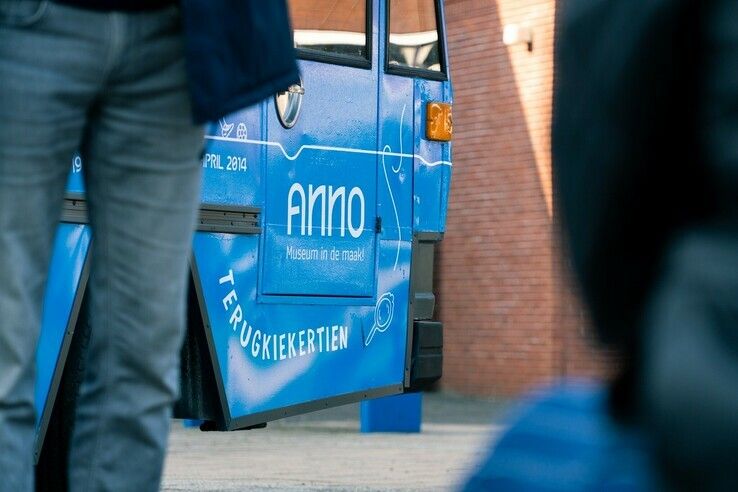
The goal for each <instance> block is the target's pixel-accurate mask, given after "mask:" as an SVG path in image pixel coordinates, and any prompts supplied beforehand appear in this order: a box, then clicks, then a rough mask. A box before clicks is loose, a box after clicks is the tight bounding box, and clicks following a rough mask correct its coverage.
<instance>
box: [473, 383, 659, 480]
mask: <svg viewBox="0 0 738 492" xmlns="http://www.w3.org/2000/svg"><path fill="white" fill-rule="evenodd" d="M514 419H515V420H514V421H513V422H512V425H511V426H510V428H509V429H508V430H507V431H506V432H505V433H504V434H503V435H502V437H501V438H500V440H499V441H498V442H497V443H496V444H495V445H494V448H493V450H492V452H491V453H490V454H489V456H487V458H486V459H485V460H484V462H483V463H482V464H481V466H480V467H479V468H478V469H477V470H476V471H475V473H474V474H473V475H472V476H471V477H470V478H469V480H468V482H467V483H466V484H465V486H464V489H463V490H464V492H477V491H488V490H489V491H498V490H499V491H505V492H516V491H520V492H522V491H530V492H534V491H535V492H543V491H546V492H585V491H587V492H589V491H612V492H615V491H618V492H626V491H627V492H646V491H649V492H650V491H657V490H662V489H663V485H662V484H661V483H660V482H659V479H658V477H657V476H656V475H655V474H654V473H653V470H654V465H653V463H652V458H651V455H652V452H651V448H650V444H649V441H648V440H647V439H645V438H644V436H643V435H641V434H640V433H639V431H638V430H636V429H634V428H629V427H624V426H622V425H620V424H618V423H616V422H615V421H614V420H613V419H612V417H611V416H610V415H609V413H608V409H607V391H606V388H604V387H603V386H598V385H596V384H594V383H586V382H568V383H563V384H559V385H555V386H553V387H551V388H549V389H547V390H545V391H541V392H539V393H537V394H534V395H532V396H530V397H529V398H527V399H526V401H525V402H524V403H523V404H522V405H521V406H520V408H518V409H517V411H516V412H515V415H514Z"/></svg>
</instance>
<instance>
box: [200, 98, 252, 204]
mask: <svg viewBox="0 0 738 492" xmlns="http://www.w3.org/2000/svg"><path fill="white" fill-rule="evenodd" d="M261 108H262V106H254V107H252V108H249V109H246V110H243V111H238V112H236V113H233V114H230V115H228V116H226V117H225V118H221V119H220V120H218V122H216V123H213V124H212V125H211V126H210V128H209V130H208V135H207V136H206V144H205V151H204V153H203V157H202V167H203V180H202V194H201V196H202V203H203V204H208V205H231V206H253V207H261V206H262V205H263V201H264V199H263V190H262V184H261V174H262V169H261V162H262V160H263V157H262V156H263V152H264V145H263V143H262V135H263V132H262V122H261V114H262V109H261Z"/></svg>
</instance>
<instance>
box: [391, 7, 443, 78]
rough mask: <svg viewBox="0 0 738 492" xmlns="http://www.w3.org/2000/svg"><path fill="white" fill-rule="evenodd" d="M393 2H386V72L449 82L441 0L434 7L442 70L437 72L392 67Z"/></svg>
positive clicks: (400, 66)
mask: <svg viewBox="0 0 738 492" xmlns="http://www.w3.org/2000/svg"><path fill="white" fill-rule="evenodd" d="M391 1H392V0H385V29H384V71H385V73H388V74H391V75H400V76H402V77H419V78H423V79H429V80H437V81H441V82H445V81H447V80H448V70H447V65H446V41H445V40H446V37H445V33H446V31H445V28H446V26H444V25H443V17H442V16H441V0H434V1H433V6H434V7H435V13H436V30H437V31H438V61H439V63H440V65H441V70H440V71H439V72H436V71H435V70H428V69H427V68H415V67H408V66H405V65H392V64H390V59H389V52H390V50H389V46H390V42H389V38H390V34H391V33H390V12H391V10H392V6H391V5H390V3H391Z"/></svg>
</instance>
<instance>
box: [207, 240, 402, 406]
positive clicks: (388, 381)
mask: <svg viewBox="0 0 738 492" xmlns="http://www.w3.org/2000/svg"><path fill="white" fill-rule="evenodd" d="M395 246H396V245H395V242H394V241H380V254H379V262H378V263H379V269H380V272H381V273H380V275H379V278H380V280H379V283H378V286H377V289H376V292H375V296H376V298H378V299H385V300H386V299H389V297H390V296H391V297H392V298H393V299H394V303H392V304H391V308H392V309H393V310H394V313H389V312H387V309H388V303H387V302H384V301H383V302H380V303H378V305H377V306H376V309H375V306H374V305H369V306H367V305H342V306H332V305H315V304H309V303H307V302H306V303H305V304H289V305H280V304H269V303H259V302H257V289H256V284H257V276H258V269H257V263H258V257H259V251H258V247H259V240H258V237H257V236H235V235H228V234H214V233H198V234H196V237H195V240H194V245H193V250H194V255H195V262H196V266H197V271H198V274H199V278H200V283H201V286H202V292H203V296H204V301H205V305H206V307H207V315H208V319H209V322H210V327H211V330H212V339H213V342H214V345H215V351H216V353H217V357H218V364H219V366H220V371H221V377H222V380H223V386H224V388H225V394H226V398H227V403H228V410H229V412H230V417H231V419H235V418H240V417H244V416H248V415H251V414H255V413H260V412H264V411H268V410H274V409H278V408H281V407H286V406H290V405H294V404H298V403H304V402H308V401H313V400H318V399H322V398H327V397H332V396H337V395H342V394H347V393H353V392H358V391H365V390H369V389H372V388H381V387H386V386H390V385H395V384H396V385H401V384H402V382H403V377H404V368H405V348H406V336H407V321H406V320H407V299H408V297H407V296H408V290H407V288H408V276H409V262H410V244H409V243H404V244H402V245H401V248H400V264H399V267H398V268H397V269H396V270H393V266H394V262H395V249H396V248H395ZM377 309H383V310H384V311H382V312H381V313H377V312H376V311H377ZM377 319H379V320H380V322H382V323H384V325H383V326H382V329H381V330H379V331H377V330H376V320H377ZM388 321H391V323H390V322H388ZM372 330H374V331H372ZM370 334H371V337H372V338H371V339H370V338H369V336H370ZM367 342H371V343H367Z"/></svg>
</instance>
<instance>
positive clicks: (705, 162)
mask: <svg viewBox="0 0 738 492" xmlns="http://www.w3.org/2000/svg"><path fill="white" fill-rule="evenodd" d="M558 16H559V19H558V34H559V35H558V38H557V46H556V75H555V97H554V121H553V159H554V180H555V187H556V196H557V207H558V209H557V211H558V213H559V214H560V215H559V216H560V219H561V223H562V225H563V228H564V231H565V236H566V241H567V243H568V247H569V252H570V256H571V261H572V264H573V267H574V271H575V274H576V276H577V278H578V280H579V282H580V285H581V290H582V295H583V298H584V300H585V303H586V305H587V307H588V308H589V311H590V313H591V317H592V319H593V321H594V326H595V328H596V331H597V333H598V335H599V337H600V339H601V340H602V341H603V342H604V343H606V344H608V345H610V346H614V347H616V348H619V349H620V350H622V351H623V353H624V354H625V355H626V356H627V358H628V359H627V364H626V367H627V368H628V371H627V374H628V375H629V376H630V377H628V378H624V379H623V380H622V381H624V384H623V385H621V386H616V388H621V389H625V391H624V392H621V393H620V394H621V395H623V394H624V395H625V396H629V397H626V398H622V399H618V398H615V399H614V400H613V401H614V403H615V407H616V410H619V411H625V412H626V413H629V414H630V416H632V417H635V418H636V419H641V420H642V422H645V424H646V427H647V428H648V430H649V431H651V432H653V435H654V436H655V440H656V442H657V445H658V448H659V451H660V457H661V458H662V459H663V460H664V463H666V464H667V465H666V466H667V468H666V469H667V470H668V473H667V475H668V476H669V477H670V478H672V479H675V480H676V481H677V482H680V483H681V485H682V486H685V487H690V486H699V487H700V488H702V489H703V490H709V489H714V490H721V489H723V487H725V488H724V490H728V489H731V488H732V487H734V486H735V484H736V483H738V1H736V0H650V1H642V0H564V1H562V2H560V7H559V10H558ZM615 394H617V392H616V393H615ZM628 403H630V404H629V405H628ZM618 405H623V406H624V407H625V408H619V409H618V408H617V407H618Z"/></svg>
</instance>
